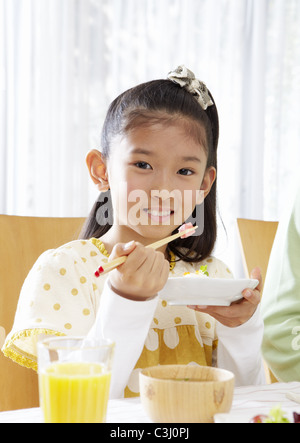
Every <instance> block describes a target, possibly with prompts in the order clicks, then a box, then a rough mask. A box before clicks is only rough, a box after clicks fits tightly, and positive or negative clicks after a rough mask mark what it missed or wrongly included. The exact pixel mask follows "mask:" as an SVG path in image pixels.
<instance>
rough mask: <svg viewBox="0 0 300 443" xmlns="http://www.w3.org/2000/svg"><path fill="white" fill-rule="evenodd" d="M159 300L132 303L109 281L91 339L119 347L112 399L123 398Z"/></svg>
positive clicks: (105, 287)
mask: <svg viewBox="0 0 300 443" xmlns="http://www.w3.org/2000/svg"><path fill="white" fill-rule="evenodd" d="M157 301H158V297H155V298H152V299H151V300H148V301H133V300H129V299H126V298H124V297H120V296H119V295H118V294H116V293H115V292H114V291H113V290H112V288H111V285H110V283H109V280H107V281H106V283H105V285H104V290H103V293H102V296H101V302H100V309H99V310H98V314H97V318H96V321H95V324H94V326H93V327H92V329H91V331H90V332H89V334H88V337H95V336H96V337H106V338H110V339H111V340H114V341H115V343H116V347H115V355H114V360H113V371H112V379H111V390H110V398H121V397H123V396H124V389H125V387H126V385H127V382H128V379H129V377H130V374H131V372H132V371H133V369H134V366H135V364H136V362H137V361H138V359H139V356H140V354H141V352H142V350H143V347H144V343H145V340H146V337H147V334H148V331H149V328H150V324H151V321H152V319H153V316H154V312H155V309H156V306H157Z"/></svg>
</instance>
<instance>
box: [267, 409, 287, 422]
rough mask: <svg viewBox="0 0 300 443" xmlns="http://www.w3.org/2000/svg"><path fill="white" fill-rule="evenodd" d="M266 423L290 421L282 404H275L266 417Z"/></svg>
mask: <svg viewBox="0 0 300 443" xmlns="http://www.w3.org/2000/svg"><path fill="white" fill-rule="evenodd" d="M263 422H264V423H290V421H289V419H288V418H287V417H286V416H285V412H284V411H283V410H282V409H281V405H277V406H274V408H272V409H271V411H270V413H269V416H268V417H267V418H265V419H264V421H263Z"/></svg>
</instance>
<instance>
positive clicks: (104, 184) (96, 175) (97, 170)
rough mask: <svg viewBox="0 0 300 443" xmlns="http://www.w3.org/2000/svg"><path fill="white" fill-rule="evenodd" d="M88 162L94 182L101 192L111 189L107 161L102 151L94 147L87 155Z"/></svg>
mask: <svg viewBox="0 0 300 443" xmlns="http://www.w3.org/2000/svg"><path fill="white" fill-rule="evenodd" d="M86 164H87V167H88V170H89V173H90V176H91V179H92V180H93V182H94V183H95V184H96V185H97V188H98V190H99V191H100V192H106V191H108V190H109V182H108V174H107V167H106V162H105V160H104V158H103V156H102V154H101V152H100V151H97V150H96V149H93V150H92V151H89V152H88V154H87V156H86Z"/></svg>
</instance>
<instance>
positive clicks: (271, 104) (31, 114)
mask: <svg viewBox="0 0 300 443" xmlns="http://www.w3.org/2000/svg"><path fill="white" fill-rule="evenodd" d="M182 63H183V64H185V65H186V66H187V67H189V68H190V69H191V70H193V71H194V72H195V74H196V76H197V77H198V78H200V79H201V80H203V81H204V82H205V83H206V84H207V86H208V87H209V89H210V90H211V91H212V93H213V95H214V98H215V100H216V103H217V106H218V109H219V113H220V124H221V133H220V145H219V172H218V174H219V176H218V180H219V181H218V188H219V191H218V196H219V210H220V216H221V218H220V220H219V224H220V229H219V239H218V243H217V247H216V255H217V256H219V257H220V258H222V259H224V260H225V261H227V263H228V265H229V266H231V268H232V269H233V271H234V272H235V273H236V275H237V276H239V275H241V274H242V270H241V266H240V255H239V252H238V251H239V247H238V238H237V230H236V229H237V228H236V218H237V217H247V218H257V219H265V220H278V219H279V218H280V215H281V214H282V212H283V211H284V208H285V203H286V199H287V196H288V195H289V194H290V190H291V189H292V188H293V186H294V183H295V181H296V180H297V176H298V175H299V173H298V167H299V166H298V165H299V164H300V124H299V115H300V0H0V94H1V95H0V97H1V102H0V213H4V214H13V215H31V216H86V215H87V214H88V212H89V210H90V208H91V206H92V204H93V202H94V200H95V199H96V198H97V191H96V189H95V188H94V186H93V185H92V183H91V182H90V179H89V176H88V172H87V169H86V166H85V155H86V153H87V151H88V150H89V149H91V148H99V140H100V131H101V126H102V122H103V119H104V116H105V113H106V110H107V107H108V105H109V103H110V102H111V101H112V100H113V99H114V98H115V96H116V95H118V94H119V93H121V92H122V91H123V90H125V89H127V88H129V87H131V86H134V85H136V84H138V83H141V82H144V81H147V80H151V79H154V78H165V77H166V75H167V73H168V72H169V71H170V70H171V69H173V68H175V67H177V66H178V65H179V64H182ZM221 219H222V220H223V223H224V225H225V227H226V231H227V233H225V231H224V229H223V226H222V223H221Z"/></svg>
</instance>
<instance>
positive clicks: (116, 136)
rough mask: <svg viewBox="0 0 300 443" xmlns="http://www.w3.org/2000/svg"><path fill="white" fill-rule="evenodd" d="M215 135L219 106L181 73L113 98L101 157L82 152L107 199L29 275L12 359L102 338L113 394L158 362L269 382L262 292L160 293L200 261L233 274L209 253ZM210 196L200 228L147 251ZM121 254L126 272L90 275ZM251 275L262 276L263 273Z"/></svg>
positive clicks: (135, 389)
mask: <svg viewBox="0 0 300 443" xmlns="http://www.w3.org/2000/svg"><path fill="white" fill-rule="evenodd" d="M218 137H219V123H218V113H217V108H216V106H215V104H214V100H213V98H212V96H211V94H210V92H209V91H208V90H207V88H206V86H205V85H204V84H203V83H201V82H200V81H199V80H197V79H196V78H195V76H194V74H193V73H192V72H191V71H189V70H188V69H186V68H185V67H184V66H180V67H178V68H177V69H176V70H175V71H174V72H172V73H170V74H169V76H168V79H166V80H157V81H151V82H148V83H145V84H142V85H139V86H137V87H135V88H132V89H130V90H128V91H126V92H124V93H123V94H121V95H120V96H119V97H118V98H117V99H116V100H114V102H113V103H112V104H111V106H110V108H109V110H108V113H107V117H106V120H105V122H104V126H103V131H102V144H101V152H99V151H96V150H93V151H91V152H89V154H88V155H87V165H88V169H89V172H90V175H91V178H92V180H93V181H94V183H95V184H96V185H97V187H98V189H99V191H100V193H101V194H100V198H99V199H98V200H97V202H96V203H95V205H94V208H93V210H92V212H91V215H90V216H89V218H88V220H87V223H86V226H85V228H84V231H83V234H82V240H77V241H75V242H71V243H69V244H67V245H65V246H62V247H61V248H59V249H57V250H51V251H47V252H45V253H44V254H43V255H42V256H41V257H40V258H39V260H38V261H37V263H36V264H35V266H34V267H33V269H32V270H31V272H30V273H29V275H28V277H27V279H26V281H25V283H24V286H23V288H22V292H21V297H20V301H19V305H18V309H17V313H16V318H15V323H14V327H13V330H12V331H11V333H10V334H9V336H8V337H7V339H6V342H5V345H4V347H3V352H4V354H5V355H6V356H8V357H10V358H12V359H14V360H15V361H17V362H18V363H20V364H22V365H25V366H28V367H31V368H33V369H36V368H37V363H36V341H37V339H39V338H41V336H44V335H45V334H47V335H48V334H55V335H66V334H69V335H89V336H95V335H96V336H106V337H107V338H111V339H113V340H115V342H116V351H115V361H114V369H113V376H112V389H111V396H112V397H120V396H123V395H124V394H125V396H134V395H138V394H139V386H138V372H139V370H140V369H141V368H143V367H146V366H152V365H157V364H170V363H178V364H200V365H218V366H219V367H223V368H226V369H230V370H232V371H233V372H234V373H235V376H236V383H237V385H243V384H259V383H262V382H264V375H263V368H262V364H261V357H260V345H261V340H262V329H263V328H262V322H261V320H260V316H259V310H258V309H257V307H258V304H259V302H260V285H259V286H258V288H257V289H256V290H254V291H252V290H246V291H244V294H243V295H244V299H243V300H242V301H240V302H239V303H236V304H233V305H232V306H230V307H205V306H202V307H201V306H198V307H197V306H192V307H174V306H169V305H168V303H167V302H166V301H165V300H163V299H161V298H160V297H159V295H158V294H159V292H160V291H161V290H162V288H163V287H164V286H165V284H166V281H167V279H168V278H169V277H172V276H182V275H184V273H186V272H193V273H195V272H199V269H200V267H201V266H205V270H206V272H207V273H208V274H209V276H210V277H219V278H220V277H221V278H230V277H231V274H230V271H229V270H228V268H227V267H226V266H225V265H224V264H223V263H222V262H220V261H219V260H217V259H215V258H213V257H211V255H210V254H211V252H212V250H213V248H214V244H215V240H216V173H217V145H218ZM203 199H204V227H203V232H202V233H201V232H200V233H198V235H196V236H192V237H189V238H187V239H179V240H177V241H174V242H172V243H170V244H168V245H167V246H165V247H162V248H161V249H160V250H157V251H154V250H152V249H151V248H145V246H147V245H148V244H150V243H152V242H154V241H156V240H159V239H162V238H164V237H166V236H168V235H171V233H172V232H176V231H177V230H178V227H179V226H180V225H181V224H182V223H184V222H185V221H186V220H187V219H188V218H189V217H190V216H191V215H192V216H194V217H197V215H196V212H197V211H198V213H199V207H202V206H201V203H202V200H203ZM191 213H192V214H191ZM200 213H201V211H200ZM123 255H125V256H127V260H126V262H125V263H124V264H123V265H121V266H119V267H118V268H117V269H115V270H113V271H112V272H110V273H109V274H108V275H105V276H102V277H100V278H99V279H97V278H96V277H95V276H94V271H95V270H96V269H97V268H98V267H99V265H101V264H103V263H106V262H107V261H108V260H112V259H114V258H116V257H119V256H123ZM202 269H203V268H202ZM200 277H201V276H200ZM252 277H254V278H259V279H260V280H261V278H260V273H259V270H257V269H256V270H254V271H253V275H252Z"/></svg>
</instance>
